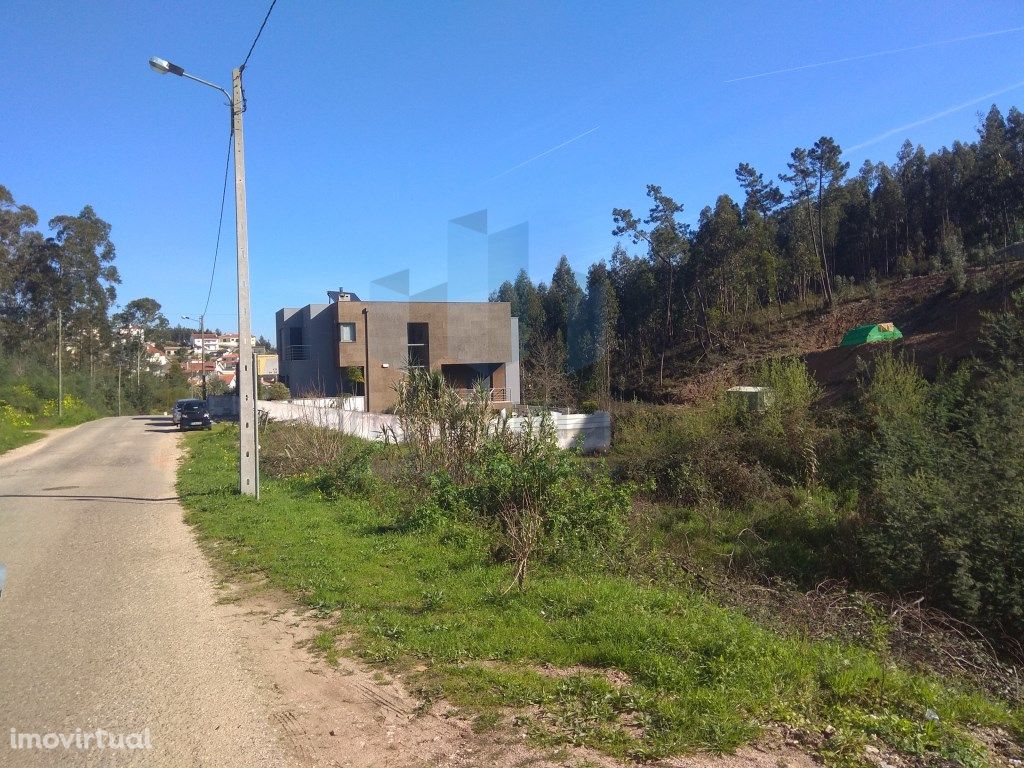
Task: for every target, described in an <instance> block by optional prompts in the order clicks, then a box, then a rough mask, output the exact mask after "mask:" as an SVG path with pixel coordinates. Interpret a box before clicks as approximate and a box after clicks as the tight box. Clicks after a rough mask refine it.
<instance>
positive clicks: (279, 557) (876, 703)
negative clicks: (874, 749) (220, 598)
mask: <svg viewBox="0 0 1024 768" xmlns="http://www.w3.org/2000/svg"><path fill="white" fill-rule="evenodd" d="M234 434H236V433H234V431H233V429H232V428H230V427H228V428H225V427H219V428H218V429H217V430H215V431H214V432H213V433H205V434H194V435H189V436H188V445H189V448H190V455H189V457H188V458H187V460H186V461H185V463H184V464H183V466H182V467H181V471H180V475H179V490H180V493H181V495H182V498H183V499H184V502H185V504H186V506H187V508H188V513H187V519H188V521H189V522H190V523H191V524H193V525H194V526H195V527H196V528H197V530H198V532H199V534H200V536H201V537H202V539H203V540H204V541H205V542H206V543H207V544H208V545H209V546H210V548H211V551H212V552H213V553H214V554H215V556H216V557H217V558H218V559H219V560H220V561H221V562H222V563H223V564H224V565H225V566H226V567H228V568H230V569H233V570H235V571H236V572H238V573H241V574H260V575H262V576H265V577H266V579H267V580H268V581H269V582H270V584H272V585H273V586H274V587H277V588H280V589H284V590H286V591H288V592H289V593H291V594H293V595H295V596H296V598H297V599H299V600H301V601H302V602H303V603H305V604H307V605H309V606H312V607H315V608H318V609H322V610H324V611H330V612H332V615H333V616H335V617H336V620H337V629H336V634H338V635H340V634H342V633H344V634H346V635H351V636H352V637H354V638H355V640H354V646H353V650H354V651H355V652H358V653H359V654H361V655H362V656H363V657H364V658H366V659H368V660H370V661H372V662H375V663H379V664H384V665H387V666H389V667H391V668H393V669H404V670H406V672H407V674H408V680H409V681H410V682H411V684H413V685H414V686H416V687H417V689H418V691H419V693H420V694H421V695H422V696H424V697H425V698H427V699H430V698H432V697H435V696H444V697H446V698H447V699H448V700H449V701H451V702H453V703H454V704H456V705H457V706H460V707H464V708H465V709H466V710H468V711H469V712H471V713H475V714H476V715H477V716H478V718H480V722H482V723H484V724H491V723H493V722H495V720H496V719H497V717H498V716H499V715H501V714H502V713H504V712H505V710H506V708H511V709H512V711H513V712H514V713H515V714H516V715H517V716H518V718H520V719H519V720H518V722H520V723H523V724H525V726H526V727H527V728H528V729H529V730H530V731H531V732H532V733H533V734H534V736H535V737H536V738H537V739H539V740H542V741H547V742H552V743H554V742H558V743H572V744H582V745H588V746H591V747H595V748H598V749H601V750H603V751H606V752H608V753H610V754H613V755H618V756H629V757H633V758H641V759H642V758H653V757H658V756H664V755H671V754H677V753H681V752H687V751H692V750H707V751H711V752H719V751H728V750H732V749H734V748H736V747H738V746H740V745H742V744H744V743H747V742H749V741H750V740H752V739H755V738H757V735H758V733H759V731H760V730H761V729H762V728H763V727H764V726H765V725H767V724H770V723H773V722H782V723H787V724H790V725H792V726H795V727H799V728H801V729H803V730H804V732H806V733H811V732H814V733H820V732H821V730H822V729H823V728H825V727H826V726H831V727H832V728H834V729H835V730H834V732H833V731H831V730H829V731H828V733H829V734H830V735H829V736H828V737H827V738H824V737H822V738H820V739H817V740H814V739H811V741H812V742H813V743H814V746H813V748H814V749H815V750H816V751H818V752H819V753H820V754H821V755H822V756H823V757H825V758H826V759H827V761H828V762H829V763H831V764H836V765H840V764H857V763H859V762H861V761H862V759H863V754H864V753H863V748H864V746H865V745H866V744H867V743H868V742H870V741H872V740H875V743H877V744H881V743H884V744H886V745H889V747H891V748H893V749H898V750H899V751H901V752H904V753H908V754H913V755H919V756H925V757H928V758H936V759H938V758H942V759H945V760H950V761H953V762H955V763H957V764H961V765H984V764H986V753H985V749H984V748H983V747H982V746H981V745H980V744H979V743H978V742H977V741H976V740H975V739H974V738H973V737H972V736H971V735H970V729H971V726H972V725H973V724H982V725H987V726H1003V727H1006V728H1008V729H1010V730H1011V731H1013V732H1015V733H1016V734H1017V735H1018V736H1019V735H1020V734H1021V732H1022V730H1024V717H1022V714H1021V712H1020V711H1019V710H1013V709H1011V708H1010V707H1008V706H1007V705H1005V704H1003V703H1001V702H999V701H996V700H993V699H990V698H986V697H984V696H982V695H980V694H977V693H973V692H970V691H967V690H964V689H962V688H958V687H956V686H954V685H952V684H949V683H946V682H943V681H940V680H939V679H937V678H934V677H928V676H923V675H919V674H911V673H909V672H907V671H905V670H902V669H898V668H895V667H892V666H891V664H889V663H887V662H886V661H885V660H883V659H880V658H879V657H878V656H876V655H875V654H874V653H872V652H870V651H869V650H866V649H863V648H857V647H850V646H843V645H840V644H837V643H828V642H807V641H802V640H799V639H794V638H782V637H780V636H778V635H776V634H773V633H771V632H769V631H767V630H765V629H763V628H761V627H759V626H758V625H756V624H755V623H754V622H752V621H750V620H749V619H747V618H745V617H743V616H742V615H740V614H739V613H738V612H736V611H732V610H728V609H725V608H722V607H720V606H718V605H716V604H714V603H713V602H712V601H711V600H710V599H709V598H707V597H706V596H704V595H702V594H701V593H699V592H697V591H695V590H692V589H690V588H688V587H687V586H686V585H685V584H667V583H653V582H641V581H638V580H636V579H631V578H628V577H626V576H622V575H616V574H612V573H609V572H606V571H600V570H597V569H593V570H591V571H589V572H588V571H586V570H580V569H579V568H573V569H568V568H566V569H564V570H562V569H554V568H552V567H550V566H538V568H537V569H536V571H535V572H534V574H533V578H532V581H531V583H530V585H529V587H528V588H527V589H526V590H525V591H521V592H520V591H511V592H506V587H507V585H508V583H509V581H510V578H511V568H512V566H510V565H498V564H494V562H493V560H492V559H491V558H490V557H488V553H487V547H486V542H485V541H484V540H483V538H482V537H484V536H485V534H484V533H483V532H482V531H480V530H479V529H478V528H476V527H472V526H469V525H462V524H459V523H450V524H448V525H444V526H440V527H438V528H435V529H416V530H409V529H403V528H400V527H398V526H396V525H395V520H396V512H397V511H396V510H393V509H387V508H381V507H380V506H378V504H379V502H378V501H377V500H375V499H370V498H344V497H343V498H329V497H325V496H323V495H322V494H321V493H319V492H318V491H317V490H316V489H315V488H314V487H312V486H311V485H310V484H309V482H308V481H306V480H302V479H293V480H275V479H272V478H268V479H264V480H263V498H262V499H261V500H260V501H259V502H253V501H252V500H251V499H248V498H245V497H240V496H238V495H236V494H235V493H234V487H235V484H236V482H237V475H236V470H235V469H234V466H235V464H234V459H233V456H234V450H233V440H234V437H233V435H234ZM317 647H319V648H320V649H321V650H323V651H325V652H330V651H331V650H332V648H333V645H332V644H331V642H330V638H329V636H321V637H320V638H318V640H317ZM424 663H425V666H426V669H425V671H414V667H416V668H417V669H420V668H422V666H423V665H424ZM549 665H550V667H554V668H555V669H556V670H563V671H564V672H560V673H557V674H556V673H553V672H552V670H551V669H550V667H549ZM929 709H930V710H933V711H934V713H937V714H938V719H937V720H936V719H934V718H930V717H928V716H926V713H927V711H928V710H929Z"/></svg>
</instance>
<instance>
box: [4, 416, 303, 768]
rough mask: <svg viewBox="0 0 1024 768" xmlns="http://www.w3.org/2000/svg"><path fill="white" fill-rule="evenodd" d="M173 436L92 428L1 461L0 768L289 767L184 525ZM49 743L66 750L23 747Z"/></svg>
mask: <svg viewBox="0 0 1024 768" xmlns="http://www.w3.org/2000/svg"><path fill="white" fill-rule="evenodd" d="M173 432H174V430H172V429H171V428H170V423H169V420H166V419H163V418H150V417H135V418H131V417H129V418H116V419H115V418H111V419H102V420H99V421H95V422H91V423H88V424H84V425H82V426H80V427H78V428H76V429H73V430H62V431H60V432H58V433H56V434H53V435H50V436H48V437H47V438H44V439H43V440H41V441H39V442H37V443H35V444H31V445H28V446H24V447H22V448H19V449H16V450H15V451H12V452H10V453H9V454H6V455H4V456H2V457H0V565H3V566H5V567H6V572H7V583H6V587H5V588H4V591H3V594H2V596H0V765H3V766H12V767H13V766H37V765H38V766H44V765H45V766H51V765H57V764H60V765H146V766H175V767H176V768H177V767H178V766H222V767H223V768H230V767H232V766H284V765H291V764H293V763H292V762H291V758H290V757H289V755H287V754H286V753H285V752H284V751H283V750H282V748H281V746H280V742H279V740H278V733H279V729H278V728H276V727H275V726H274V725H272V717H271V713H270V709H271V704H272V701H273V692H272V691H270V690H269V688H268V684H267V683H265V682H262V680H261V677H260V675H259V674H257V673H256V672H255V670H254V663H253V659H252V658H251V654H250V652H249V650H248V649H247V646H246V644H245V643H244V642H242V640H241V638H240V637H239V633H238V628H237V626H236V625H235V623H234V622H232V621H231V620H230V617H228V616H226V615H225V612H224V611H223V610H222V609H221V607H220V606H218V605H217V598H218V591H217V587H216V580H215V576H214V574H213V572H212V570H211V569H210V567H209V566H208V564H207V563H206V561H205V559H204V557H203V555H202V554H201V552H200V551H199V548H198V547H197V545H196V543H195V540H194V538H193V536H192V534H191V532H190V531H189V529H188V527H187V526H186V525H185V524H184V523H183V522H182V511H181V507H180V506H179V504H178V501H177V499H176V498H175V490H174V473H175V469H176V465H177V460H178V456H179V451H180V449H179V446H178V442H179V440H178V437H177V436H176V435H175V434H173ZM97 728H101V729H104V730H105V731H107V732H109V733H111V734H117V735H129V734H145V736H136V737H134V738H135V742H134V743H136V744H137V743H139V742H140V741H143V739H145V738H148V743H149V744H150V747H149V748H148V749H135V750H129V749H127V743H128V742H126V746H125V747H124V748H117V747H113V748H111V747H110V746H109V745H110V740H109V737H102V740H103V743H104V747H105V748H104V749H98V748H97V744H96V740H95V739H96V737H95V732H96V729H97ZM12 729H13V731H14V732H16V734H17V735H16V734H15V733H14V732H12ZM147 729H148V731H147ZM51 733H53V734H64V735H65V738H69V739H71V742H72V743H71V746H69V747H65V746H56V747H54V748H52V749H47V748H46V744H45V743H44V746H43V747H42V748H37V747H29V748H17V745H18V738H19V736H18V735H20V736H21V738H22V739H24V738H26V737H27V738H31V735H32V734H39V735H40V737H41V739H42V738H43V734H51ZM89 735H91V736H92V737H93V739H92V740H91V741H89V742H87V741H86V737H87V736H89ZM54 738H55V737H50V738H49V740H48V741H49V744H51V745H52V744H53V741H54ZM12 741H13V742H14V746H12ZM27 743H29V742H25V741H22V744H23V745H24V744H27ZM87 743H88V745H89V746H88V748H86V747H85V745H86V744H87ZM114 743H115V744H116V743H117V741H116V739H115V741H114Z"/></svg>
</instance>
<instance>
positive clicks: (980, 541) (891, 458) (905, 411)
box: [859, 353, 1024, 637]
mask: <svg viewBox="0 0 1024 768" xmlns="http://www.w3.org/2000/svg"><path fill="white" fill-rule="evenodd" d="M978 373H979V371H977V370H975V369H974V368H972V367H969V366H968V367H962V368H960V369H958V370H956V371H954V372H952V373H948V374H945V375H944V376H943V377H942V378H941V379H940V380H939V381H937V382H936V383H935V384H933V385H930V384H928V383H927V382H926V381H924V379H923V378H922V377H921V376H920V374H919V373H918V371H917V370H916V368H914V366H913V365H911V364H909V363H907V362H905V361H902V360H900V359H898V358H895V357H893V356H892V355H891V353H890V354H888V355H882V356H879V357H878V358H876V360H875V363H874V367H873V371H872V374H871V377H870V379H869V380H868V381H866V382H865V384H864V385H862V392H861V404H862V409H863V413H864V416H865V420H866V424H865V435H866V445H865V449H864V466H863V486H864V489H865V492H864V495H863V498H862V505H861V512H862V516H863V522H862V525H861V528H860V531H859V540H860V543H861V546H862V553H863V556H864V558H865V567H866V571H867V572H868V573H869V574H870V575H871V576H872V577H873V578H874V580H875V583H876V584H877V585H878V586H880V587H882V588H883V589H885V590H886V591H887V592H890V593H893V592H895V593H911V594H914V593H916V594H921V595H923V596H924V597H926V598H927V599H928V601H929V602H930V604H932V605H933V606H936V607H939V608H942V609H944V610H948V611H950V612H952V613H954V614H955V615H957V616H958V617H959V618H961V619H964V620H967V621H969V622H973V623H976V624H978V625H979V626H981V627H983V628H984V629H986V630H988V631H989V632H990V633H995V634H996V635H1010V636H1012V635H1014V634H1016V635H1017V636H1018V637H1019V636H1020V634H1021V633H1024V549H1022V548H1021V547H1020V545H1019V542H1020V541H1024V455H1022V453H1021V451H1020V445H1021V444H1022V443H1024V403H1022V402H1021V399H1020V396H1019V393H1020V388H1021V387H1022V386H1024V374H1022V373H1020V372H1019V371H1014V370H1012V369H1004V370H1002V371H1000V372H998V373H995V374H992V375H990V376H988V377H987V378H985V379H979V378H978Z"/></svg>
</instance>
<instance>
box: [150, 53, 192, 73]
mask: <svg viewBox="0 0 1024 768" xmlns="http://www.w3.org/2000/svg"><path fill="white" fill-rule="evenodd" d="M149 66H150V67H152V68H153V71H154V72H159V73H160V74H161V75H166V74H167V73H170V74H172V75H178V76H179V77H180V76H181V75H183V74H185V70H184V69H182V68H181V67H179V66H178V65H177V64H171V62H169V61H167V60H166V59H158V58H157V57H156V56H154V57H152V58H151V59H150V60H149Z"/></svg>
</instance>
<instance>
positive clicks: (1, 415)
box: [0, 403, 32, 429]
mask: <svg viewBox="0 0 1024 768" xmlns="http://www.w3.org/2000/svg"><path fill="white" fill-rule="evenodd" d="M0 424H3V425H5V426H7V427H12V428H14V429H26V428H27V427H29V426H30V425H31V424H32V417H31V416H29V415H28V414H26V413H24V412H22V411H20V410H18V409H17V408H15V407H14V406H12V405H9V404H8V403H3V404H0Z"/></svg>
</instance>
